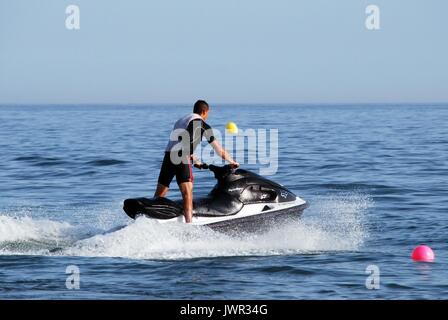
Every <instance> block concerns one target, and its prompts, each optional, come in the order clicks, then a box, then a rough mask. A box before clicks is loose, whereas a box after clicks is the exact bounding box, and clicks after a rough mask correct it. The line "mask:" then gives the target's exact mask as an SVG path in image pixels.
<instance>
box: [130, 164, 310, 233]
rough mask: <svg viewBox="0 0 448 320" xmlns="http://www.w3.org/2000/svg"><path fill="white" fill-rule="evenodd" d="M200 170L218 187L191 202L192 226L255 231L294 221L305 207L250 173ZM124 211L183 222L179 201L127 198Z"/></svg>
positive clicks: (228, 168) (212, 168) (227, 169)
mask: <svg viewBox="0 0 448 320" xmlns="http://www.w3.org/2000/svg"><path fill="white" fill-rule="evenodd" d="M202 169H209V170H210V171H212V172H213V173H214V175H215V178H216V179H217V184H216V185H215V186H214V188H213V189H212V190H211V191H210V193H209V194H208V195H207V196H206V197H203V198H199V199H197V200H195V201H194V204H193V221H192V223H191V224H193V225H206V226H208V227H211V228H213V229H219V230H224V229H227V230H258V229H260V228H262V227H266V226H267V227H269V226H271V225H272V224H274V223H276V221H278V219H280V218H282V217H285V216H290V217H296V218H297V217H299V216H300V215H301V214H302V212H303V210H304V209H305V208H306V207H307V206H308V205H307V203H306V201H304V200H302V199H301V198H299V197H297V196H296V195H295V194H294V193H293V192H291V191H290V190H288V189H287V188H285V187H284V186H281V185H279V184H278V183H275V182H273V181H270V180H268V179H266V178H264V177H262V176H260V175H258V174H255V173H253V172H251V171H248V170H244V169H237V170H234V169H232V168H231V166H230V165H225V166H222V167H220V166H215V165H210V166H209V165H206V164H203V165H202ZM123 210H124V211H125V212H126V214H127V215H128V216H129V217H131V218H132V219H135V218H136V217H137V216H139V215H144V216H146V217H148V218H150V219H155V220H157V221H159V222H160V223H183V221H184V211H183V206H182V200H178V201H172V200H170V199H167V198H163V197H159V198H151V199H150V198H135V199H127V200H125V201H124V205H123Z"/></svg>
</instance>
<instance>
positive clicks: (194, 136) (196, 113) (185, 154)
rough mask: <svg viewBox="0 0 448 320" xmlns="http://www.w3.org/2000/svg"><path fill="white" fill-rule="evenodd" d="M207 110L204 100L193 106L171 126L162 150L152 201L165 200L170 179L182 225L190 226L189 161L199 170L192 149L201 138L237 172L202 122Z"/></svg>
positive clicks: (190, 190) (190, 171)
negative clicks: (181, 207)
mask: <svg viewBox="0 0 448 320" xmlns="http://www.w3.org/2000/svg"><path fill="white" fill-rule="evenodd" d="M209 112H210V107H209V105H208V103H207V102H205V101H204V100H198V101H196V103H195V104H194V107H193V113H191V114H188V115H186V116H184V117H182V118H180V119H179V120H178V121H177V122H176V123H175V124H174V128H173V131H172V132H171V135H170V140H169V142H168V145H167V146H166V149H165V156H164V158H163V162H162V167H161V168H160V174H159V179H158V184H157V189H156V192H155V193H154V197H165V196H166V194H167V193H168V190H169V186H170V183H171V181H172V180H173V178H174V176H176V181H177V184H178V185H179V189H180V192H181V193H182V198H183V203H184V216H185V222H186V223H191V221H192V218H193V171H192V168H191V162H192V160H193V161H194V162H195V166H196V167H198V168H200V167H201V163H200V162H199V161H198V160H197V159H196V157H195V156H194V155H193V152H194V149H195V148H196V146H197V145H198V144H199V143H200V142H201V140H202V137H203V136H205V137H206V139H207V141H208V143H210V144H211V145H212V147H213V149H214V150H215V152H216V153H217V154H218V155H220V156H221V158H223V159H224V160H226V161H228V162H229V163H230V165H231V166H232V167H234V168H237V167H238V166H239V164H238V163H237V162H235V161H234V160H233V159H232V157H231V156H230V155H229V153H228V152H227V151H226V150H225V149H224V148H223V147H222V146H221V144H220V143H219V142H218V141H217V140H216V139H215V137H214V136H213V130H212V128H211V127H210V126H209V125H208V124H207V123H206V122H205V120H207V118H208V113H209Z"/></svg>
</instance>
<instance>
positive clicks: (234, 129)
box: [226, 121, 238, 134]
mask: <svg viewBox="0 0 448 320" xmlns="http://www.w3.org/2000/svg"><path fill="white" fill-rule="evenodd" d="M226 130H227V132H229V133H231V134H237V133H238V127H237V126H236V123H235V122H232V121H229V122H227V125H226Z"/></svg>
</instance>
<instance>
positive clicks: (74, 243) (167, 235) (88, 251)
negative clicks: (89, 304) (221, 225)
mask: <svg viewBox="0 0 448 320" xmlns="http://www.w3.org/2000/svg"><path fill="white" fill-rule="evenodd" d="M371 205H372V201H371V200H370V199H369V198H368V197H367V196H365V195H362V194H339V195H334V196H330V197H320V198H318V199H315V201H314V202H313V204H312V206H311V207H310V208H309V209H307V210H306V211H305V213H304V218H303V219H302V220H296V221H290V222H289V223H286V224H282V225H280V226H276V227H274V228H273V229H271V230H270V231H268V232H266V233H263V234H240V235H232V236H230V235H225V234H222V233H219V232H217V231H213V230H211V229H209V228H207V227H200V226H190V225H184V224H176V225H166V224H159V223H157V222H156V221H153V220H150V219H147V218H139V219H137V220H136V221H135V222H134V221H132V222H130V223H129V225H126V226H123V227H122V228H120V229H118V230H115V231H111V232H107V233H101V234H96V235H94V236H92V237H89V238H87V239H83V240H76V239H73V234H74V233H73V231H74V227H73V226H70V225H68V224H65V223H58V222H52V221H35V220H32V219H30V218H15V219H13V218H9V217H4V216H1V220H0V231H2V232H1V234H2V235H1V237H2V238H0V248H2V247H4V246H3V243H4V242H5V241H7V242H11V241H24V240H26V239H59V240H64V239H66V240H67V239H70V240H69V241H66V243H65V245H64V246H63V248H61V250H58V251H57V253H52V254H57V255H68V256H99V257H125V258H131V259H186V258H196V257H218V256H248V255H282V254H305V253H315V252H320V251H340V250H358V249H359V248H360V246H361V245H362V243H363V241H364V239H365V238H366V235H367V233H366V231H365V230H364V227H363V225H364V223H363V220H364V212H365V211H366V209H368V208H369V207H370V206H371ZM11 219H13V220H11ZM4 222H6V223H5V224H4ZM3 231H5V232H6V233H4V232H3ZM78 239H81V237H78ZM49 249H50V248H49ZM3 251H5V250H4V249H3ZM7 252H10V253H9V254H12V253H13V252H11V251H10V250H7ZM41 252H42V250H39V253H37V252H36V253H37V254H41ZM4 253H5V252H4ZM28 253H29V252H28ZM47 254H50V251H49V250H48V251H47Z"/></svg>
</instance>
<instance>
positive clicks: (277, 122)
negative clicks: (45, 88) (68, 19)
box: [0, 103, 448, 301]
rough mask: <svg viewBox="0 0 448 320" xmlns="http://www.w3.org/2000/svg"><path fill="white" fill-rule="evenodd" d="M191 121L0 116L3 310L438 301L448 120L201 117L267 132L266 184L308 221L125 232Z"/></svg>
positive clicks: (397, 107)
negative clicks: (23, 302)
mask: <svg viewBox="0 0 448 320" xmlns="http://www.w3.org/2000/svg"><path fill="white" fill-rule="evenodd" d="M191 108H192V106H191V105H190V104H188V103H185V104H166V105H165V104H159V105H157V104H154V105H2V106H0V299H149V300H159V299H164V300H165V299H170V300H171V299H178V300H188V301H190V300H204V299H205V300H208V299H213V300H215V299H216V300H231V299H242V300H245V299H254V300H258V299H263V300H264V299H268V300H270V299H273V300H277V299H281V300H328V299H329V300H333V299H338V300H339V299H344V300H345V299H349V300H352V299H353V300H358V299H362V300H364V299H368V300H370V299H448V260H447V257H448V105H447V104H430V103H427V104H424V103H422V104H334V105H332V104H252V105H250V104H227V105H226V104H222V105H219V104H217V105H213V104H212V105H211V109H210V115H209V119H208V120H207V122H208V123H209V124H210V125H211V126H212V127H213V128H214V129H215V130H219V131H220V132H222V133H223V139H224V136H225V135H226V134H227V133H226V132H225V126H226V124H227V123H228V122H229V121H232V122H234V123H236V125H237V126H238V128H239V130H240V132H247V130H248V129H253V130H254V131H255V132H259V130H260V129H261V130H263V129H265V130H267V132H268V133H269V132H271V131H270V130H278V131H277V137H278V139H277V140H276V141H270V142H269V143H270V145H269V146H271V145H273V146H274V147H275V151H276V152H273V153H272V154H270V155H271V156H272V157H274V158H275V159H274V160H275V161H276V168H275V170H274V171H275V172H271V173H270V174H269V175H268V176H267V178H269V179H271V180H274V181H276V182H278V183H281V184H283V185H285V186H286V187H287V188H289V189H290V190H291V191H293V192H294V193H295V194H296V195H298V196H300V197H301V198H303V199H304V200H306V201H307V202H308V204H309V207H308V208H307V209H306V210H305V211H304V212H303V215H302V216H301V217H300V218H299V217H297V218H292V219H291V221H289V222H288V223H281V224H278V225H277V224H275V223H273V224H272V226H271V227H270V228H269V229H268V230H265V231H263V232H261V233H244V232H242V233H233V234H227V233H221V232H219V231H213V230H211V229H209V228H208V227H204V226H191V225H186V224H174V225H167V224H160V223H158V222H157V221H153V220H150V219H148V218H145V217H140V218H138V219H137V220H132V219H130V218H128V217H127V216H126V214H125V213H124V212H123V210H122V205H123V200H124V199H126V198H132V197H143V196H145V197H151V196H152V195H153V193H154V190H155V187H156V183H157V177H158V174H159V168H160V164H161V160H162V158H163V152H164V148H165V145H166V143H167V141H168V138H169V134H170V131H171V128H172V126H173V124H174V122H175V121H176V120H177V119H178V118H180V117H181V116H183V115H185V114H187V113H190V112H191ZM266 136H267V140H269V137H270V135H269V134H267V135H266ZM203 144H205V145H204V146H203V147H206V142H205V141H204V142H203ZM247 149H249V146H247ZM270 150H271V149H270V147H268V148H267V149H266V150H265V151H266V152H267V154H268V155H269V152H270ZM273 150H274V149H273ZM246 151H247V152H248V153H247V154H249V151H250V150H246ZM252 151H253V150H252ZM275 153H277V154H275ZM245 158H247V159H246V160H247V161H245V160H243V161H240V163H241V167H242V168H245V169H248V170H252V171H255V172H256V173H262V171H259V170H260V169H261V168H263V167H264V168H266V167H267V164H266V162H264V163H261V162H260V161H258V159H257V161H255V163H254V161H252V163H249V161H248V158H249V157H245ZM194 175H195V182H194V197H201V196H204V195H206V194H207V193H208V192H209V191H210V189H211V188H212V187H213V185H214V184H215V182H216V181H215V179H214V177H213V175H212V174H211V173H210V172H209V171H206V170H202V171H199V170H195V171H194ZM171 187H172V189H171V190H170V192H169V194H168V196H169V198H171V199H179V198H180V197H181V196H180V193H179V191H178V190H177V186H176V183H175V181H174V182H173V183H172V185H171ZM421 244H425V245H427V246H430V247H431V248H432V250H433V251H434V253H435V260H434V261H433V262H416V261H413V260H412V259H411V253H412V250H413V249H414V248H415V247H416V246H418V245H421Z"/></svg>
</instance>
